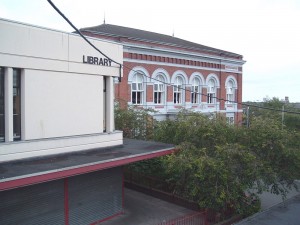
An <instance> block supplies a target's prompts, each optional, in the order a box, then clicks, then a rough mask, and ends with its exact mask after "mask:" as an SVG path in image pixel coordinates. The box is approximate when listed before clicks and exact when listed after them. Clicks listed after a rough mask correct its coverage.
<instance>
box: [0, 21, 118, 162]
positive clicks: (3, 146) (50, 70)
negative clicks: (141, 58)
mask: <svg viewBox="0 0 300 225" xmlns="http://www.w3.org/2000/svg"><path fill="white" fill-rule="evenodd" d="M90 40H91V41H92V42H93V44H95V45H96V46H97V47H98V48H99V49H100V50H101V51H103V52H105V53H106V54H107V55H108V56H109V57H111V58H112V59H114V60H115V61H117V62H121V63H122V62H123V47H122V46H121V45H117V44H114V43H110V42H105V41H99V40H96V39H90ZM83 55H85V56H93V57H99V58H100V57H101V58H105V57H104V56H102V55H101V54H100V53H98V52H97V51H96V50H95V49H93V48H92V47H91V46H90V45H88V44H87V43H86V42H85V41H84V40H83V39H82V38H80V37H79V36H77V35H75V34H70V33H64V32H60V31H55V30H50V29H46V28H40V27H36V26H32V25H26V24H22V23H19V22H13V21H8V20H5V19H0V66H1V67H4V68H5V80H6V82H5V85H6V86H7V87H5V89H6V92H5V95H6V97H5V101H6V102H5V107H6V108H7V109H8V110H6V111H5V112H6V114H5V117H6V118H5V119H6V120H5V121H6V123H5V131H6V137H5V142H4V143H0V161H8V160H14V159H20V158H25V157H34V156H42V155H49V154H57V153H65V152H72V151H81V150H86V149H91V148H99V147H106V146H113V145H120V144H122V143H123V138H122V133H121V132H117V131H116V132H115V131H114V123H113V118H114V115H113V112H114V111H113V98H114V92H113V85H112V83H111V82H112V77H118V76H119V66H118V65H117V64H115V63H112V64H111V66H102V65H94V64H87V63H83ZM13 68H20V69H21V129H22V131H21V140H22V141H13V132H12V128H13V119H12V118H13V113H12V101H13V98H12V95H13V92H12V69H13ZM104 76H106V77H108V79H107V80H108V81H109V83H108V86H107V90H106V93H107V96H106V100H107V102H108V104H107V105H106V106H105V105H104V104H103V77H104ZM8 81H10V82H8ZM106 107H109V108H106ZM104 111H105V112H107V113H109V115H108V116H107V118H106V124H107V126H108V127H107V128H108V130H107V133H103V129H104V123H103V119H104V118H103V117H104V116H103V112H104ZM110 114H112V115H110Z"/></svg>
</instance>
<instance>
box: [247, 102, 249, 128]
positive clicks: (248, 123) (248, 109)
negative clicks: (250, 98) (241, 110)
mask: <svg viewBox="0 0 300 225" xmlns="http://www.w3.org/2000/svg"><path fill="white" fill-rule="evenodd" d="M247 128H249V106H248V107H247Z"/></svg>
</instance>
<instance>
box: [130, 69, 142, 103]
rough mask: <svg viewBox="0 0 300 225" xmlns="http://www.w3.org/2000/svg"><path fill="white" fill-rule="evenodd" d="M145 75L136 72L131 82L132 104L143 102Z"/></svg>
mask: <svg viewBox="0 0 300 225" xmlns="http://www.w3.org/2000/svg"><path fill="white" fill-rule="evenodd" d="M143 81H144V79H143V75H142V74H140V73H136V74H134V76H133V78H132V83H131V102H132V104H136V105H140V104H143V92H144V87H143V86H144V85H143Z"/></svg>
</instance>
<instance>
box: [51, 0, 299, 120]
mask: <svg viewBox="0 0 300 225" xmlns="http://www.w3.org/2000/svg"><path fill="white" fill-rule="evenodd" d="M47 1H48V2H49V4H50V5H51V6H52V7H53V8H54V9H55V11H56V12H58V13H59V14H60V15H61V16H62V17H63V18H64V19H65V20H66V21H67V22H68V23H69V25H70V26H71V27H72V28H73V29H74V30H75V31H76V32H77V33H78V34H79V35H80V36H81V37H82V38H83V39H84V40H85V41H86V42H87V43H88V44H89V45H91V46H92V47H93V48H94V49H95V50H96V51H98V52H99V53H100V54H101V55H103V56H104V57H106V58H107V59H109V60H111V61H112V62H114V63H116V64H117V65H119V69H120V71H119V72H120V74H119V81H120V82H121V69H122V68H127V69H129V70H131V71H134V72H136V73H138V74H141V75H143V76H145V77H147V78H149V79H150V80H155V81H158V82H160V83H162V84H165V85H168V86H172V87H175V85H174V84H171V83H167V82H164V81H160V80H158V79H156V78H153V77H150V76H147V75H146V74H144V73H141V72H139V71H136V70H134V69H133V68H132V67H129V66H126V65H124V64H122V63H119V62H116V61H115V60H113V59H112V58H110V57H109V56H107V55H106V54H105V53H103V52H102V51H101V50H99V49H98V48H97V47H96V46H95V45H93V44H92V43H91V42H90V41H89V40H88V39H87V38H86V37H85V36H84V35H83V34H82V33H81V32H80V31H79V30H78V29H77V27H76V26H75V25H74V24H73V23H72V22H71V21H70V20H69V19H68V18H67V17H66V16H65V15H64V14H63V13H62V12H61V11H60V10H59V9H58V8H57V7H56V6H55V5H54V3H53V2H52V1H51V0H47ZM176 88H178V89H180V90H183V91H188V92H190V93H195V94H199V95H201V96H206V97H208V94H203V93H199V92H194V91H191V90H189V89H186V88H184V87H179V86H176ZM210 97H211V98H213V99H216V100H219V101H224V102H229V103H234V104H238V105H242V106H249V107H255V108H260V109H266V110H271V111H277V112H285V113H290V114H298V115H300V112H295V111H285V110H284V111H282V110H280V109H275V108H270V107H264V106H258V105H253V104H247V103H242V102H237V101H231V100H227V99H224V98H218V97H216V96H210Z"/></svg>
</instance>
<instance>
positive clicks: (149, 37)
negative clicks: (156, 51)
mask: <svg viewBox="0 0 300 225" xmlns="http://www.w3.org/2000/svg"><path fill="white" fill-rule="evenodd" d="M80 31H88V32H92V33H95V34H101V35H106V36H111V37H123V38H128V39H131V40H137V41H144V42H149V43H157V44H162V45H167V46H174V47H181V48H185V49H191V50H200V51H207V52H212V53H215V54H222V53H223V54H226V55H231V56H233V57H242V56H241V55H239V54H236V53H232V52H227V51H223V50H220V49H216V48H211V47H208V46H205V45H201V44H197V43H194V42H190V41H186V40H183V39H180V38H177V37H173V36H170V35H165V34H159V33H155V32H150V31H145V30H139V29H134V28H129V27H122V26H117V25H112V24H101V25H99V26H94V27H86V28H82V29H80Z"/></svg>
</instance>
